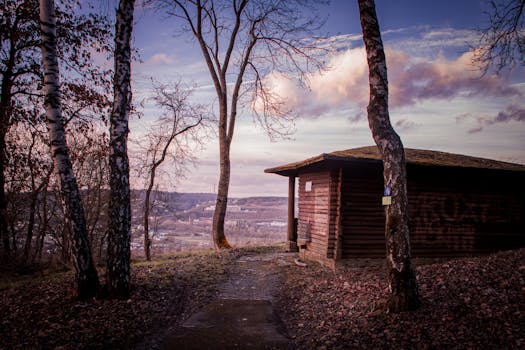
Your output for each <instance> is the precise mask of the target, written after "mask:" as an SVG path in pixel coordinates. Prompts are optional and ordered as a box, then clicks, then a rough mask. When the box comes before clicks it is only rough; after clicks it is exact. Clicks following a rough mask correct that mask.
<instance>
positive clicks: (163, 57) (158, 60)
mask: <svg viewBox="0 0 525 350" xmlns="http://www.w3.org/2000/svg"><path fill="white" fill-rule="evenodd" d="M173 63H175V58H174V57H173V56H172V55H168V54H165V53H157V54H154V55H153V56H151V57H150V58H149V59H147V60H146V62H145V64H153V65H159V64H160V65H162V64H165V65H170V64H173Z"/></svg>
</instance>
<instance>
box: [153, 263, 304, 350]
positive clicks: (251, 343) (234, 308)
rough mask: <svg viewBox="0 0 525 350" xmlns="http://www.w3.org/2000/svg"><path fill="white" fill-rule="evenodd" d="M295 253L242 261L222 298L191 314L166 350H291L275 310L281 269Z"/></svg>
mask: <svg viewBox="0 0 525 350" xmlns="http://www.w3.org/2000/svg"><path fill="white" fill-rule="evenodd" d="M293 257H294V255H293V254H292V255H291V254H286V253H266V254H253V255H248V256H243V257H241V258H239V259H238V260H237V261H236V262H235V264H233V265H232V266H231V267H230V268H229V269H228V271H227V272H228V276H229V279H228V281H227V282H226V283H224V284H223V285H221V286H219V299H218V300H215V301H213V302H211V303H210V304H208V305H207V306H206V307H204V308H203V309H202V310H200V311H199V312H197V313H195V314H194V315H192V316H191V317H190V318H189V319H187V320H186V322H184V323H183V324H182V325H181V326H180V327H178V328H177V329H175V330H174V331H173V332H171V333H170V334H169V335H168V336H167V337H166V338H165V339H164V341H163V343H162V346H161V348H162V349H164V350H179V349H180V350H198V349H210V350H211V349H218V350H222V349H225V350H226V349H247V350H251V349H254V350H259V349H260V350H263V349H276V350H277V349H279V350H280V349H292V347H291V343H290V341H289V339H288V338H287V336H286V332H285V329H284V327H283V326H282V324H281V322H280V320H279V318H278V317H277V315H276V313H275V312H274V310H273V307H272V299H273V295H274V294H275V292H276V290H277V288H278V286H279V283H280V281H279V278H280V274H279V271H278V266H279V265H285V264H290V263H293Z"/></svg>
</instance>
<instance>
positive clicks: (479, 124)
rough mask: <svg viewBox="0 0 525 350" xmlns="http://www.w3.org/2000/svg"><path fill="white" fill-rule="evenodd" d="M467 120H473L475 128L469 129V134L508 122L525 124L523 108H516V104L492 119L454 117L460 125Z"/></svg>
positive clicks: (469, 116)
mask: <svg viewBox="0 0 525 350" xmlns="http://www.w3.org/2000/svg"><path fill="white" fill-rule="evenodd" d="M468 120H474V121H475V123H476V126H474V127H473V128H471V129H469V130H468V132H469V134H474V133H477V132H480V131H483V129H484V128H485V127H486V126H491V125H495V124H504V123H509V122H512V121H514V122H525V106H518V105H517V104H511V105H509V106H507V107H506V108H505V110H503V111H500V112H499V113H498V114H496V115H495V116H492V117H487V116H475V115H472V114H471V113H465V114H462V115H459V116H457V117H456V122H458V123H462V122H465V121H468Z"/></svg>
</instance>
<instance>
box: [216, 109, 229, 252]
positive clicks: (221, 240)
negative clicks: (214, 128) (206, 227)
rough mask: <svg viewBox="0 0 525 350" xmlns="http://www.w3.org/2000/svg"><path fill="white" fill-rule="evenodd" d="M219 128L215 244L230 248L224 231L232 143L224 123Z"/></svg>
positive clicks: (219, 246)
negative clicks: (218, 172)
mask: <svg viewBox="0 0 525 350" xmlns="http://www.w3.org/2000/svg"><path fill="white" fill-rule="evenodd" d="M221 119H222V118H221ZM224 119H226V117H224ZM219 128H220V130H219V147H220V150H219V153H220V154H219V157H220V174H219V185H218V188H217V201H216V202H215V211H214V212H213V244H214V245H215V249H228V248H231V246H230V243H228V240H227V239H226V235H225V233H224V220H225V217H226V209H227V207H228V190H229V187H230V167H231V165H230V145H229V144H230V143H229V140H228V138H227V137H226V131H225V129H222V125H220V126H219Z"/></svg>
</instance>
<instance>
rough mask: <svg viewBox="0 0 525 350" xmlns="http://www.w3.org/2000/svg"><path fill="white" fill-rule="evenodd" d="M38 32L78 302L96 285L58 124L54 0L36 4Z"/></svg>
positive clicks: (80, 208) (81, 210)
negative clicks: (71, 243) (68, 228)
mask: <svg viewBox="0 0 525 350" xmlns="http://www.w3.org/2000/svg"><path fill="white" fill-rule="evenodd" d="M40 29H41V36H42V46H41V47H42V60H43V66H44V93H45V100H44V106H45V110H46V120H47V125H48V130H49V139H50V148H51V156H52V158H53V164H54V168H55V171H56V172H57V174H58V178H59V179H60V190H61V196H62V201H63V205H64V212H65V213H66V219H67V221H68V222H69V223H70V225H71V228H72V230H71V231H72V234H73V237H72V241H73V257H74V263H75V264H74V265H75V270H76V280H77V294H78V297H79V298H88V297H93V296H95V295H96V293H97V291H98V286H99V282H98V276H97V271H96V269H95V266H94V263H93V259H92V255H91V248H90V246H89V242H88V238H87V232H86V222H85V218H84V208H83V206H82V202H81V200H80V193H79V191H78V186H77V183H76V179H75V176H74V174H73V168H72V165H71V160H70V158H69V151H68V147H67V143H66V135H65V130H64V125H63V120H62V110H61V97H60V82H59V67H58V59H57V47H56V45H57V44H56V17H55V4H54V0H40Z"/></svg>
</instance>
